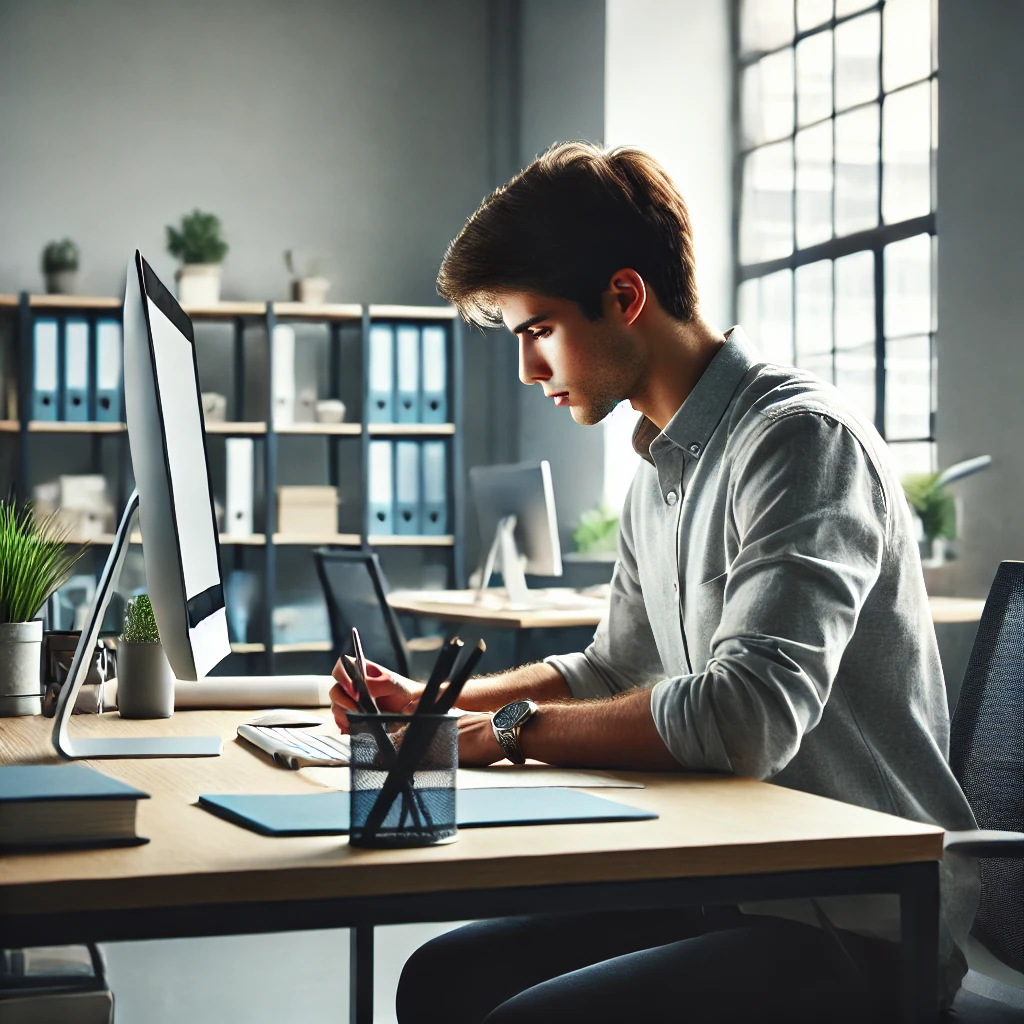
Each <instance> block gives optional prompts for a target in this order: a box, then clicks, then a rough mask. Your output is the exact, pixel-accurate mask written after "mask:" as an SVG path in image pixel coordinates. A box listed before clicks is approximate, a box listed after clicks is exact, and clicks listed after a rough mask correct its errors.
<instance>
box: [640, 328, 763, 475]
mask: <svg viewBox="0 0 1024 1024" xmlns="http://www.w3.org/2000/svg"><path fill="white" fill-rule="evenodd" d="M725 337H726V342H725V344H724V345H723V346H722V347H721V348H720V349H719V350H718V352H717V353H716V354H715V357H714V359H712V360H711V362H710V363H709V364H708V368H707V369H706V370H705V371H704V372H703V373H702V374H701V376H700V379H699V380H698V381H697V384H696V386H695V387H694V389H693V391H691V392H690V394H689V395H688V396H687V398H686V401H684V402H683V404H682V405H681V406H680V407H679V410H678V411H677V412H676V414H675V415H674V416H673V417H672V419H671V420H669V422H668V425H667V426H666V427H665V429H664V430H663V431H659V430H658V428H657V427H656V426H655V425H654V424H653V423H652V422H651V421H650V420H649V419H648V418H647V417H646V416H641V417H640V419H639V421H638V422H637V425H636V429H635V430H634V431H633V449H634V451H635V452H636V453H637V454H638V455H640V456H641V457H642V458H644V459H646V460H647V461H648V462H650V463H651V464H652V465H653V464H654V459H653V458H652V457H651V444H652V442H653V441H654V440H655V439H656V438H657V437H659V436H660V435H663V436H664V437H666V438H667V439H668V440H669V441H671V442H672V443H673V444H675V445H676V446H678V447H679V448H682V449H683V450H684V451H685V452H687V453H688V454H689V455H691V456H693V458H695V459H699V458H700V456H701V454H702V453H703V451H704V449H705V447H707V443H708V441H709V440H710V439H711V435H712V434H713V433H714V431H715V427H717V426H718V424H719V421H720V420H721V419H722V416H723V415H724V414H725V410H726V408H727V407H728V405H729V402H730V401H731V400H732V396H733V395H734V394H735V392H736V388H737V387H739V384H740V381H742V380H743V378H744V377H745V376H746V375H747V373H748V372H749V370H750V368H751V367H752V366H754V365H756V364H757V363H759V362H761V360H760V358H759V357H758V354H757V351H756V350H755V348H754V346H753V345H752V344H751V342H750V339H749V338H747V336H746V334H745V333H744V332H743V328H742V327H733V328H732V329H731V330H729V331H727V332H726V335H725Z"/></svg>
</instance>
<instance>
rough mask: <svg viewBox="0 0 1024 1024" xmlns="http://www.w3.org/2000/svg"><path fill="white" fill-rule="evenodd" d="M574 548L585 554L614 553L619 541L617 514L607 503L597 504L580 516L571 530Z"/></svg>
mask: <svg viewBox="0 0 1024 1024" xmlns="http://www.w3.org/2000/svg"><path fill="white" fill-rule="evenodd" d="M572 539H573V540H574V541H576V550H577V551H579V552H580V553H582V554H587V555H608V554H614V553H615V551H616V550H617V549H618V541H619V514H618V512H616V511H615V510H614V509H611V508H609V507H608V506H607V505H599V506H598V507H597V508H592V509H591V510H590V511H589V512H584V513H583V515H581V516H580V525H579V526H577V527H576V529H575V530H574V531H573V535H572Z"/></svg>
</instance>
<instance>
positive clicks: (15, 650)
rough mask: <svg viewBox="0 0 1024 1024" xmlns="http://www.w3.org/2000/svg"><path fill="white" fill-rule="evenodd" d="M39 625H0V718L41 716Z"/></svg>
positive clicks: (37, 622)
mask: <svg viewBox="0 0 1024 1024" xmlns="http://www.w3.org/2000/svg"><path fill="white" fill-rule="evenodd" d="M42 653H43V624H42V622H41V621H39V620H38V619H37V620H35V621H33V622H3V623H0V716H3V717H9V716H12V715H38V714H41V713H42V709H43V704H42V693H43V682H42V672H41V665H42Z"/></svg>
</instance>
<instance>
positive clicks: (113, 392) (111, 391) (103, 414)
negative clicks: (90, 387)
mask: <svg viewBox="0 0 1024 1024" xmlns="http://www.w3.org/2000/svg"><path fill="white" fill-rule="evenodd" d="M123 349H124V346H123V343H122V341H121V321H120V320H98V321H97V322H96V404H95V412H96V419H97V420H99V421H100V422H102V423H119V422H121V419H122V413H121V404H122V403H121V360H122V353H123Z"/></svg>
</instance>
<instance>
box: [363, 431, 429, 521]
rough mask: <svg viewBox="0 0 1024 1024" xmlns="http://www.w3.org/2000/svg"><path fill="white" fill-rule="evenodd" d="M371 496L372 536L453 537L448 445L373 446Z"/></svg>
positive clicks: (389, 443)
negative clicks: (449, 531)
mask: <svg viewBox="0 0 1024 1024" xmlns="http://www.w3.org/2000/svg"><path fill="white" fill-rule="evenodd" d="M367 491H368V494H367V499H368V500H367V519H368V523H367V529H366V532H367V533H370V534H405V535H413V536H415V535H420V536H438V535H443V534H446V533H448V445H447V442H445V441H371V442H370V445H369V466H368V483H367Z"/></svg>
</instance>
